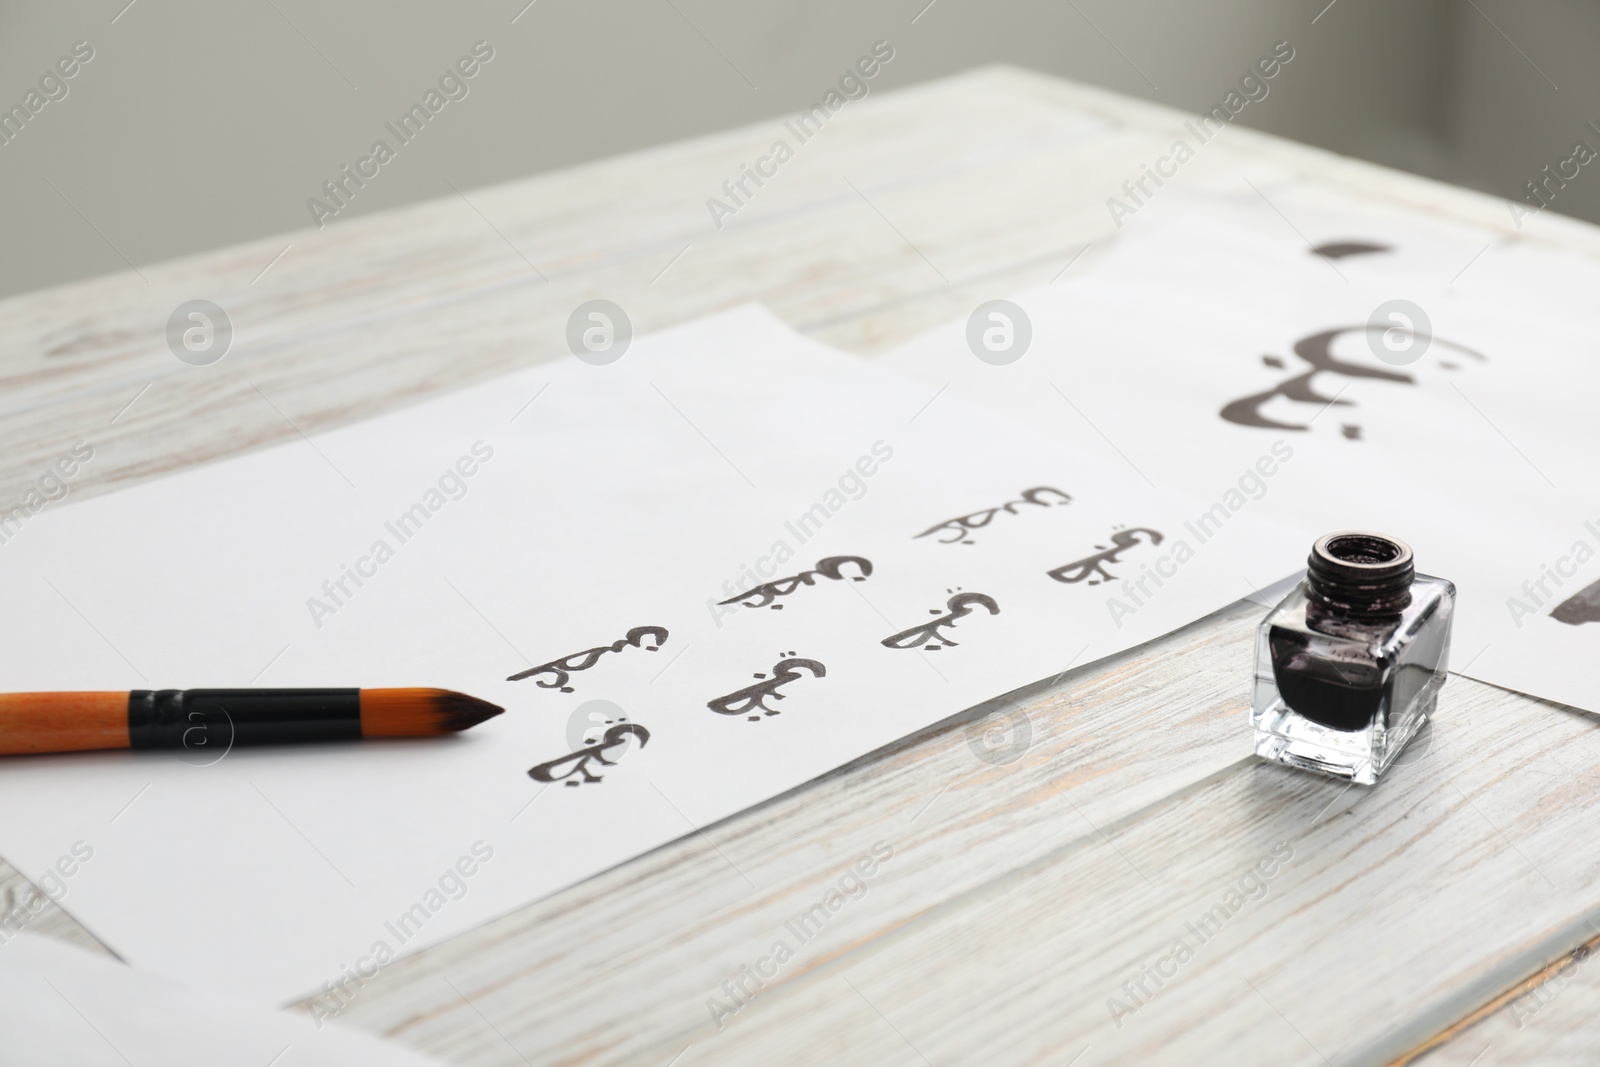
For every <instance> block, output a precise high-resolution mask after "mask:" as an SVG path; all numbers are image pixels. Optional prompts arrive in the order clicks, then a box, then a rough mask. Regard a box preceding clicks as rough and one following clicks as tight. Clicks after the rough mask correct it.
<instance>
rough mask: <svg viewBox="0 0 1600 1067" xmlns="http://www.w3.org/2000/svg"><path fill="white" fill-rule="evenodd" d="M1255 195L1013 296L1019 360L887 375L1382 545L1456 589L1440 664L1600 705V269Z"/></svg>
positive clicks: (1205, 205) (956, 343)
mask: <svg viewBox="0 0 1600 1067" xmlns="http://www.w3.org/2000/svg"><path fill="white" fill-rule="evenodd" d="M1269 195H1270V197H1271V199H1270V202H1269V201H1268V200H1267V199H1265V198H1263V197H1262V196H1259V195H1258V194H1256V193H1254V192H1249V191H1245V192H1243V193H1242V194H1241V196H1240V197H1238V198H1229V197H1201V196H1186V195H1184V194H1183V193H1181V192H1179V191H1176V190H1172V191H1167V192H1164V193H1163V194H1162V198H1161V199H1160V200H1158V201H1156V202H1154V203H1152V204H1151V205H1149V210H1148V213H1147V212H1145V211H1141V212H1140V214H1139V216H1138V218H1137V219H1134V220H1131V221H1130V222H1129V223H1128V225H1127V228H1126V229H1125V230H1124V231H1123V233H1122V234H1121V235H1120V236H1119V237H1118V243H1117V245H1116V247H1115V249H1114V250H1113V251H1112V252H1110V253H1109V254H1108V255H1106V256H1104V257H1103V258H1102V259H1101V260H1100V263H1099V266H1098V267H1097V268H1096V269H1095V270H1094V271H1093V272H1091V273H1088V274H1085V275H1083V276H1082V277H1081V278H1080V279H1077V280H1070V279H1069V280H1063V281H1062V282H1060V283H1058V284H1057V285H1055V286H1047V287H1044V288H1040V289H1037V290H1034V291H1032V292H1029V293H1026V294H1023V295H1021V296H1018V297H1016V303H1017V304H1019V305H1020V306H1021V307H1022V308H1023V309H1025V313H1026V314H1027V316H1028V317H1029V318H1030V320H1031V325H1032V341H1031V346H1030V347H1029V348H1028V350H1027V352H1026V354H1025V355H1024V356H1023V357H1022V358H1021V359H1019V360H1017V361H1016V362H1014V363H1011V364H1009V365H1006V366H989V365H986V364H984V363H981V362H979V361H978V360H977V359H976V358H974V356H973V353H972V352H971V350H970V349H969V346H968V344H967V341H966V338H965V333H964V332H965V329H966V323H965V322H960V323H952V324H950V325H949V326H946V327H943V328H941V329H938V330H935V331H932V332H930V333H929V334H927V335H925V336H923V337H920V338H917V339H915V340H913V341H911V342H909V343H907V344H906V345H904V346H902V347H900V348H898V349H896V350H894V351H892V352H890V353H888V354H886V355H885V356H884V357H883V360H884V363H885V365H886V366H889V367H891V368H893V369H895V370H898V371H901V372H905V373H911V374H917V375H921V376H922V377H923V378H924V380H925V381H926V382H928V383H929V384H930V385H947V386H948V391H947V394H946V395H948V396H953V397H960V398H961V399H964V400H971V401H974V402H976V403H981V404H983V405H984V406H986V407H989V408H990V409H992V410H994V411H997V412H999V413H1001V414H1003V415H1004V416H1005V417H1006V418H1007V419H1008V420H1010V421H1011V422H1012V423H1013V424H1015V425H1021V426H1026V427H1028V428H1030V429H1032V430H1035V431H1037V432H1039V433H1042V434H1046V435H1049V436H1051V437H1054V438H1055V439H1057V440H1061V441H1064V442H1068V443H1072V444H1075V445H1078V446H1080V447H1082V448H1083V449H1085V450H1087V451H1092V452H1094V453H1095V454H1097V455H1100V456H1101V457H1102V458H1104V459H1106V460H1107V462H1110V463H1114V464H1120V465H1121V467H1122V469H1123V470H1126V471H1130V472H1132V471H1137V472H1139V473H1140V474H1142V475H1144V476H1146V477H1148V478H1149V479H1150V481H1151V482H1152V483H1154V484H1155V485H1157V486H1159V487H1161V488H1163V489H1183V490H1186V491H1191V492H1201V491H1202V487H1207V488H1209V489H1210V490H1211V491H1217V490H1218V489H1220V488H1221V487H1223V486H1227V487H1229V488H1231V490H1232V497H1231V499H1232V501H1233V502H1234V503H1240V502H1243V503H1244V511H1245V513H1247V514H1250V515H1258V516H1264V517H1269V518H1272V519H1275V520H1278V521H1280V522H1284V523H1288V524H1293V525H1296V526H1298V527H1300V528H1303V529H1306V530H1309V531H1312V532H1314V533H1316V534H1321V533H1326V532H1331V531H1334V530H1343V529H1369V530H1377V531H1380V532H1383V533H1387V534H1390V535H1393V536H1397V537H1399V538H1401V539H1402V540H1404V541H1406V542H1408V543H1409V544H1410V545H1411V546H1412V548H1413V549H1414V550H1415V552H1416V560H1417V568H1418V570H1419V571H1422V572H1424V573H1428V574H1433V575H1437V576H1440V577H1444V578H1448V579H1450V580H1452V581H1454V582H1455V583H1456V585H1457V587H1458V590H1459V600H1458V604H1457V613H1456V623H1455V637H1454V648H1453V651H1452V654H1451V666H1452V669H1454V670H1457V671H1460V672H1462V673H1464V674H1468V675H1470V676H1472V677H1475V678H1480V679H1482V680H1484V681H1487V682H1491V683H1495V684H1499V685H1505V686H1508V687H1511V688H1515V689H1519V690H1521V691H1523V692H1526V693H1531V694H1534V695H1536V696H1543V697H1547V698H1550V699H1554V700H1559V701H1564V702H1567V703H1571V704H1576V705H1578V706H1581V707H1584V708H1587V709H1589V710H1590V711H1600V672H1596V671H1594V670H1593V669H1592V668H1591V664H1592V663H1593V662H1594V657H1595V654H1596V652H1600V585H1595V584H1593V583H1600V503H1597V502H1600V466H1597V465H1596V464H1595V462H1594V459H1595V456H1596V455H1597V454H1600V420H1597V419H1596V418H1595V415H1594V410H1593V409H1594V405H1595V398H1596V397H1597V396H1600V362H1597V361H1596V358H1595V356H1596V352H1595V342H1594V339H1595V337H1596V336H1600V304H1597V303H1596V302H1595V293H1596V292H1600V264H1596V263H1595V262H1594V261H1593V260H1592V259H1590V258H1587V257H1583V256H1579V255H1575V254H1571V253H1566V252H1559V251H1556V250H1554V249H1552V248H1551V247H1550V246H1548V245H1544V244H1542V243H1541V242H1539V241H1537V240H1536V239H1534V238H1532V237H1522V236H1508V235H1505V234H1499V233H1495V232H1493V231H1490V230H1487V229H1478V228H1474V227H1467V226H1463V225H1458V224H1445V223H1443V222H1440V221H1438V220H1430V219H1428V218H1427V217H1425V216H1423V215H1422V214H1421V213H1419V212H1417V211H1415V210H1409V211H1407V210H1401V209H1398V208H1396V207H1394V206H1393V205H1390V206H1387V207H1385V206H1380V205H1376V204H1372V203H1368V202H1362V201H1357V200H1354V199H1349V200H1347V201H1346V202H1344V203H1338V202H1334V203H1332V204H1331V206H1329V198H1328V196H1327V195H1326V194H1319V200H1318V202H1317V203H1318V205H1319V206H1311V205H1307V204H1305V203H1303V202H1301V201H1300V200H1299V199H1298V198H1297V197H1295V195H1294V191H1293V190H1287V191H1278V190H1276V189H1274V190H1272V191H1271V192H1270V194H1269ZM1535 225H1536V224H1535ZM1529 232H1530V233H1532V232H1534V230H1532V229H1530V231H1529ZM1313 246H1315V247H1317V248H1322V249H1324V250H1325V252H1326V254H1316V253H1314V252H1313V251H1312V248H1313ZM1395 301H1406V302H1408V303H1409V304H1410V305H1411V306H1412V309H1420V310H1421V312H1422V315H1423V316H1425V318H1418V317H1417V316H1416V314H1415V311H1414V310H1407V309H1406V308H1405V307H1403V306H1401V305H1397V304H1395V303H1394V302H1395ZM1375 313H1376V314H1375ZM1396 314H1398V315H1400V316H1402V317H1401V318H1396V317H1394V316H1395V315H1396ZM1369 324H1372V325H1369ZM1408 324H1409V326H1410V327H1411V328H1412V329H1411V331H1410V336H1411V338H1416V337H1419V336H1422V335H1424V334H1426V336H1427V337H1428V340H1429V343H1428V344H1426V345H1422V346H1418V347H1415V348H1409V347H1408V337H1407V331H1406V329H1405V327H1406V326H1407V325H1408ZM1391 330H1395V331H1398V332H1395V333H1391V332H1390V331H1391ZM1391 344H1392V345H1393V346H1394V347H1393V348H1391V347H1389V345H1391ZM1384 355H1387V356H1388V358H1387V359H1385V358H1382V357H1383V356H1384ZM1285 449H1287V450H1290V451H1291V452H1292V458H1290V459H1287V460H1283V459H1282V458H1281V456H1279V455H1277V454H1275V451H1274V450H1278V451H1280V452H1281V451H1282V450H1285ZM1263 457H1265V458H1266V459H1267V460H1268V462H1269V464H1270V466H1271V467H1272V468H1273V473H1272V474H1271V475H1270V476H1265V475H1263V474H1261V473H1260V471H1258V470H1257V468H1256V464H1257V463H1258V462H1259V461H1261V460H1262V459H1263ZM1304 548H1305V549H1306V550H1309V548H1310V541H1309V540H1308V541H1307V543H1306V545H1305V546H1304ZM1585 589H1588V590H1589V593H1588V598H1589V601H1591V602H1593V604H1594V607H1592V608H1585V607H1584V603H1585V602H1584V601H1582V600H1581V598H1580V600H1578V601H1577V602H1572V601H1573V598H1574V597H1577V596H1579V595H1580V594H1581V593H1582V592H1583V591H1584V590H1585ZM1569 602H1571V603H1569ZM1563 604H1569V606H1568V608H1567V609H1565V610H1561V605H1563ZM1563 619H1567V620H1570V621H1562V620H1563ZM1580 619H1582V620H1585V621H1578V620H1580Z"/></svg>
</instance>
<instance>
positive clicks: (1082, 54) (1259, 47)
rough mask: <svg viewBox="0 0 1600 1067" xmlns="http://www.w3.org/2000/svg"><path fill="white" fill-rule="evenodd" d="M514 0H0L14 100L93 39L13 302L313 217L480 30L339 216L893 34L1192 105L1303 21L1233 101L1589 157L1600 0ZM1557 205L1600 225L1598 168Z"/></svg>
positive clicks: (18, 267)
mask: <svg viewBox="0 0 1600 1067" xmlns="http://www.w3.org/2000/svg"><path fill="white" fill-rule="evenodd" d="M525 3H526V0H453V2H450V3H444V2H436V3H424V2H422V0H397V2H388V3H379V2H377V0H345V2H342V3H337V4H328V3H319V2H317V0H237V2H222V0H135V2H134V3H133V4H132V5H131V6H128V5H127V0H87V2H83V3H70V4H69V3H52V2H47V0H36V2H33V3H17V2H14V0H0V108H5V109H9V108H10V107H11V106H12V105H14V104H20V103H23V102H24V98H25V95H26V94H27V92H28V91H29V90H30V89H32V88H35V87H36V86H37V82H38V80H39V78H40V76H41V75H43V74H45V73H46V72H47V71H49V70H50V68H51V66H52V64H53V63H54V62H55V61H56V60H57V58H58V57H60V56H62V55H65V54H67V53H68V52H70V50H71V48H72V45H73V43H74V42H76V41H79V40H87V41H88V42H89V43H90V44H91V45H92V46H93V48H94V51H95V57H94V59H93V60H92V61H91V62H89V63H88V64H86V65H84V66H83V67H82V69H81V70H80V71H79V72H78V74H77V75H76V76H75V77H74V78H72V79H70V80H69V81H67V82H66V88H67V95H66V96H65V97H64V98H63V99H60V100H55V101H52V102H50V103H48V104H47V105H46V106H45V107H44V108H43V109H42V110H40V111H39V113H38V114H37V115H34V116H33V118H32V120H31V121H29V122H28V123H27V125H26V127H25V128H24V129H23V131H22V132H21V133H20V134H18V135H17V136H16V137H15V138H14V139H13V140H12V141H11V142H10V143H8V144H3V145H0V204H4V205H5V210H4V211H3V212H0V296H4V295H9V294H13V293H17V292H22V291H26V290H30V289H35V288H41V287H44V286H48V285H54V284H59V283H61V282H65V281H70V280H73V279H77V278H83V277H88V276H91V275H95V274H101V273H105V272H107V271H113V270H120V269H125V267H126V263H125V259H126V260H127V261H131V262H133V263H135V264H141V265H142V264H145V263H150V262H153V261H157V260H161V259H165V258H168V257H172V256H177V255H182V254H186V253H190V252H196V251H201V250H204V249H208V248H213V247H217V246H220V245H225V244H229V243H232V242H235V241H240V240H244V239H246V238H253V237H261V236H266V235H269V234H272V233H276V232H280V231H284V230H291V229H298V228H301V227H303V226H305V225H307V224H309V223H310V221H311V217H310V215H309V213H308V212H307V209H306V199H307V198H308V197H310V196H313V195H318V193H319V189H320V186H321V184H322V182H323V181H325V180H327V179H328V178H330V177H332V176H334V175H335V173H336V172H337V171H338V168H339V167H340V165H342V164H346V163H354V161H355V160H356V159H357V158H358V157H360V156H362V155H364V154H365V153H366V152H367V150H368V148H369V146H370V145H371V144H372V142H373V141H374V139H376V138H377V137H378V136H380V135H383V133H384V131H383V129H382V126H383V123H384V122H385V121H393V120H394V119H396V118H397V117H398V115H399V114H400V112H401V111H402V110H403V109H404V108H405V107H407V106H408V105H410V104H411V103H413V102H414V101H416V100H417V99H419V98H420V97H421V95H422V94H423V93H424V92H425V91H426V90H427V89H428V88H429V87H430V86H432V85H434V84H435V83H436V82H437V80H438V78H439V75H440V74H441V73H443V72H444V71H445V70H446V68H447V67H448V66H449V65H450V64H451V63H452V62H454V61H455V60H456V59H457V57H459V56H461V55H463V54H465V53H466V52H468V51H469V49H470V46H471V44H472V43H473V42H474V41H477V40H480V39H481V40H485V41H488V42H489V43H490V44H491V45H492V46H493V48H494V50H495V57H494V59H493V60H492V61H491V62H490V63H489V64H488V65H486V66H485V67H484V68H483V70H482V72H481V73H480V74H478V76H476V77H475V78H473V79H472V80H471V82H469V83H468V84H469V95H468V96H467V98H466V99H464V100H460V101H456V102H453V103H450V104H449V105H447V107H446V113H445V114H442V115H441V116H440V118H441V119H442V121H438V122H436V123H434V124H433V125H431V126H430V127H429V128H428V129H427V130H426V131H424V133H423V134H422V135H421V136H420V137H419V139H418V140H417V141H416V142H415V143H414V144H411V145H408V146H407V147H406V148H405V150H404V152H403V153H402V154H401V155H400V156H399V158H397V159H396V160H395V161H394V162H393V163H391V164H389V165H388V166H385V167H384V168H383V171H382V177H381V179H380V180H378V181H375V182H373V183H372V184H371V185H370V186H369V187H368V188H367V189H365V190H363V191H362V193H361V194H360V196H359V198H357V199H356V200H355V201H354V202H353V203H352V204H351V206H350V208H349V209H348V210H347V211H346V212H345V213H344V214H343V215H342V216H341V217H350V216H352V215H360V214H366V213H368V212H372V211H377V210H381V209H383V208H387V207H393V206H395V205H398V204H404V203H408V202H411V201H414V200H419V199H423V198H427V197H434V196H442V195H446V194H448V193H449V192H450V186H449V184H447V180H448V182H453V183H455V184H456V185H457V186H459V187H460V188H462V189H471V188H473V187H475V186H480V185H485V184H489V183H492V182H497V181H503V180H505V179H508V178H513V177H517V176H521V175H525V174H530V173H534V172H537V171H541V170H546V169H550V168H554V167H561V166H566V165H570V164H574V163H579V162H583V161H585V160H590V159H595V158H599V157H603V156H607V155H613V154H616V153H619V152H625V151H629V150H632V149H636V148H643V147H647V146H650V145H655V144H659V143H662V142H667V141H672V140H676V139H679V138H683V137H688V136H692V135H695V134H700V133H706V132H710V131H714V130H719V129H724V128H727V127H730V126H736V125H742V124H745V123H748V122H752V121H755V120H758V119H763V118H767V117H770V116H775V115H781V114H785V113H788V112H793V111H795V110H798V109H799V108H800V107H801V106H802V105H804V104H808V103H811V102H813V101H814V100H815V99H816V98H818V97H820V95H821V93H822V92H823V91H824V89H825V88H826V87H827V86H828V85H830V84H831V83H832V82H834V81H835V80H836V79H837V78H838V76H839V73H840V72H841V71H842V70H843V69H844V68H845V66H846V65H847V64H849V63H851V62H852V61H854V60H855V59H856V57H857V56H859V55H861V54H863V53H864V52H866V51H867V50H868V49H869V48H870V46H871V44H872V42H873V41H875V40H879V39H884V40H888V41H889V42H891V43H892V44H893V45H894V48H895V52H896V55H895V58H894V61H893V62H892V63H891V64H889V65H888V66H887V67H886V68H885V69H884V71H883V73H882V74H881V75H880V76H879V77H878V78H877V79H875V80H874V83H873V89H874V91H882V90H884V89H890V88H894V87H895V86H900V85H906V84H910V83H913V82H917V81H922V80H925V79H928V78H934V77H938V76H941V75H944V74H949V73H953V72H956V71H959V70H963V69H966V68H968V67H972V66H975V65H978V64H982V63H989V62H995V61H1004V62H1009V63H1015V64H1018V65H1021V66H1026V67H1031V68H1034V69H1036V70H1041V71H1045V72H1048V73H1053V74H1059V75H1063V76H1066V77H1070V78H1075V79H1078V80H1081V81H1085V82H1090V83H1093V84H1096V85H1101V86H1105V87H1107V88H1110V89H1114V90H1118V91H1121V92H1126V93H1130V94H1133V95H1135V96H1140V97H1144V98H1147V99H1150V100H1154V101H1158V102H1161V103H1165V104H1169V105H1172V106H1176V107H1180V108H1185V109H1198V108H1200V107H1202V106H1209V105H1210V104H1211V103H1213V102H1215V101H1216V100H1218V99H1219V98H1220V96H1221V95H1222V94H1223V93H1224V92H1225V91H1226V90H1227V88H1228V87H1229V86H1230V85H1231V84H1232V83H1233V82H1235V81H1236V80H1237V79H1238V77H1239V75H1240V74H1241V73H1242V72H1243V71H1244V70H1245V69H1246V67H1247V66H1248V65H1249V64H1250V63H1251V62H1252V61H1253V60H1254V59H1255V58H1256V57H1257V56H1258V55H1260V54H1262V53H1264V52H1266V51H1268V50H1269V48H1270V46H1271V45H1272V43H1274V42H1276V41H1279V40H1285V39H1287V40H1289V41H1290V42H1291V43H1292V44H1293V45H1294V47H1295V49H1296V52H1297V55H1296V58H1295V61H1294V66H1293V68H1292V74H1293V76H1292V77H1290V78H1282V79H1279V80H1277V81H1276V82H1274V84H1273V88H1272V95H1271V101H1272V102H1271V105H1270V106H1268V107H1259V108H1249V109H1247V110H1246V112H1245V113H1244V114H1243V116H1242V117H1241V121H1243V122H1246V123H1247V124H1251V125H1256V126H1259V127H1260V128H1264V129H1267V130H1270V131H1271V132H1274V133H1278V134H1282V135H1285V136H1288V137H1292V138H1295V139H1297V140H1301V141H1306V142H1309V143H1311V144H1316V145H1320V146H1323V147H1326V148H1330V149H1332V150H1334V151H1337V152H1342V153H1346V154H1351V155H1356V156H1361V157H1364V158H1368V159H1372V160H1375V161H1378V162H1381V163H1387V164H1390V165H1393V166H1398V167H1401V168H1405V169H1410V170H1414V171H1417V172H1419V173H1423V174H1428V175H1430V176H1434V177H1440V178H1444V179H1446V180H1450V181H1455V182H1459V183H1461V184H1465V185H1472V186H1476V187H1479V188H1483V189H1485V190H1488V191H1491V192H1494V193H1497V194H1500V195H1503V196H1508V197H1516V196H1519V195H1525V194H1521V193H1520V192H1519V190H1520V189H1521V186H1522V183H1524V182H1526V181H1528V180H1529V179H1532V178H1534V177H1535V176H1536V175H1538V173H1539V171H1540V169H1541V168H1542V167H1543V166H1544V165H1545V164H1546V163H1552V164H1553V163H1555V162H1557V161H1559V160H1563V159H1566V158H1567V157H1568V156H1569V155H1571V153H1572V147H1573V143H1574V142H1575V141H1577V140H1579V139H1580V138H1581V139H1584V140H1586V141H1588V142H1589V143H1590V144H1591V145H1593V146H1594V147H1596V148H1597V149H1600V134H1596V133H1595V132H1594V131H1593V130H1589V129H1587V128H1586V127H1585V123H1586V122H1588V121H1594V122H1596V124H1597V125H1600V62H1597V61H1596V56H1597V55H1600V4H1597V3H1595V2H1593V0H1539V2H1537V3H1517V2H1516V0H1334V3H1333V5H1332V6H1331V7H1329V6H1327V0H1069V2H1063V0H934V3H933V4H932V5H931V6H927V7H925V5H926V3H927V0H821V2H805V3H802V2H799V0H737V2H735V0H535V2H534V3H533V4H531V5H530V6H527V7H526V8H525V7H524V4H525ZM519 12H520V14H519ZM513 19H515V21H513ZM1313 19H1315V22H1313ZM1552 210H1557V211H1562V212H1564V213H1566V214H1571V215H1576V216H1579V217H1583V218H1588V219H1591V220H1596V221H1600V163H1597V164H1596V165H1594V166H1591V167H1586V168H1584V170H1583V172H1582V173H1581V175H1580V177H1579V178H1577V179H1576V180H1574V181H1573V182H1572V183H1570V185H1569V186H1568V188H1567V189H1565V190H1563V191H1562V192H1561V194H1560V196H1559V198H1558V200H1557V202H1556V203H1555V205H1554V206H1553V208H1552Z"/></svg>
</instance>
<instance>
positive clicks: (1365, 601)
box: [1306, 531, 1416, 623]
mask: <svg viewBox="0 0 1600 1067" xmlns="http://www.w3.org/2000/svg"><path fill="white" fill-rule="evenodd" d="M1415 577H1416V567H1415V565H1414V564H1413V562H1412V555H1411V546H1410V545H1407V544H1406V543H1405V542H1404V541H1398V540H1396V539H1394V538H1392V537H1385V536H1383V535H1382V534H1375V533H1363V532H1359V531H1347V532H1344V533H1331V534H1328V535H1326V536H1324V537H1320V538H1318V539H1317V543H1316V544H1314V545H1312V546H1311V557H1310V559H1308V560H1307V571H1306V596H1307V599H1309V600H1310V601H1311V607H1312V609H1313V610H1312V611H1311V613H1310V614H1312V615H1313V616H1317V615H1320V616H1322V617H1323V618H1329V619H1350V620H1355V621H1362V622H1372V623H1381V622H1382V621H1383V620H1385V619H1389V618H1393V617H1395V616H1398V615H1399V614H1400V613H1401V612H1402V611H1404V610H1405V609H1406V607H1407V606H1408V605H1409V604H1410V603H1411V583H1412V581H1413V579H1414V578H1415Z"/></svg>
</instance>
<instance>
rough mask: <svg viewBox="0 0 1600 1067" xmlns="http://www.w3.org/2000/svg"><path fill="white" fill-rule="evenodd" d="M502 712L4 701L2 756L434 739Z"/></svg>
mask: <svg viewBox="0 0 1600 1067" xmlns="http://www.w3.org/2000/svg"><path fill="white" fill-rule="evenodd" d="M504 710H505V709H504V708H501V707H498V706H496V705H494V704H490V703H488V702H487V701H483V700H478V699H477V698H476V697H469V696H466V695H465V694H463V693H453V692H451V691H449V690H448V689H188V690H184V689H161V690H149V689H135V690H133V691H132V692H129V693H121V692H118V693H9V694H0V755H7V756H12V755H22V754H25V753H43V752H81V751H84V750H86V749H100V748H137V749H145V748H169V749H170V748H191V749H192V748H199V747H202V746H204V747H206V748H208V749H209V748H211V747H216V748H223V749H226V748H229V747H231V746H233V745H263V744H290V743H295V742H321V741H359V740H361V739H362V738H366V737H433V736H437V735H439V734H449V733H456V732H458V731H461V730H466V729H468V728H470V727H473V726H476V725H478V724H479V723H480V722H483V721H484V720H485V719H490V718H493V717H494V716H496V715H498V714H500V713H501V712H502V711H504Z"/></svg>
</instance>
